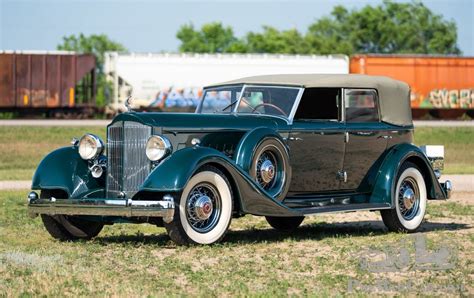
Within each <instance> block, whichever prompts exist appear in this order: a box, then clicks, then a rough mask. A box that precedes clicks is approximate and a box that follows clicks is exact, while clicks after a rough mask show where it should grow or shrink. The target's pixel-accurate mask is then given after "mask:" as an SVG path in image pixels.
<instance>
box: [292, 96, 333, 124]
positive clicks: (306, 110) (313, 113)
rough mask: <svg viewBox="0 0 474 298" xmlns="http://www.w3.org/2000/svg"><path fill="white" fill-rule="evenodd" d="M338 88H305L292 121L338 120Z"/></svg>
mask: <svg viewBox="0 0 474 298" xmlns="http://www.w3.org/2000/svg"><path fill="white" fill-rule="evenodd" d="M340 97H341V89H340V88H306V89H305V90H304V92H303V97H301V101H300V104H299V106H298V109H297V110H296V114H295V117H294V120H325V121H330V120H333V121H337V120H338V119H339V117H338V115H339V101H340Z"/></svg>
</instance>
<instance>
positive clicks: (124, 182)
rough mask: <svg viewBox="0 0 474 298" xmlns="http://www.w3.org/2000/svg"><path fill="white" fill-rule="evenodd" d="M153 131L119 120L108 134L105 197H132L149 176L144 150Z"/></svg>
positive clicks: (147, 161)
mask: <svg viewBox="0 0 474 298" xmlns="http://www.w3.org/2000/svg"><path fill="white" fill-rule="evenodd" d="M151 131H152V128H151V127H150V126H147V125H143V124H140V123H137V122H131V121H119V122H116V123H114V124H113V125H111V126H109V129H108V132H107V197H108V198H114V197H117V195H118V193H119V192H121V191H123V192H124V193H125V194H126V195H127V198H131V197H132V196H133V195H134V194H135V193H136V192H137V191H138V187H139V186H140V185H141V184H142V183H143V181H145V178H146V177H147V176H148V174H149V173H150V168H151V164H150V161H149V160H148V158H147V157H146V154H145V147H146V142H147V140H148V138H149V137H150V135H151Z"/></svg>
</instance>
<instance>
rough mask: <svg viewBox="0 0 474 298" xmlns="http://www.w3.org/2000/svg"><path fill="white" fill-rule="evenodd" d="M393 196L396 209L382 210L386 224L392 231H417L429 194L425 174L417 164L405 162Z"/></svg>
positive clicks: (399, 173)
mask: <svg viewBox="0 0 474 298" xmlns="http://www.w3.org/2000/svg"><path fill="white" fill-rule="evenodd" d="M393 196H394V197H393V200H392V202H393V203H394V205H395V206H393V207H394V208H392V209H388V210H381V214H382V219H383V222H384V224H385V225H386V226H387V228H388V229H389V230H390V231H396V232H414V231H416V230H417V229H418V228H419V227H420V225H421V223H422V222H423V218H424V216H425V212H426V200H427V192H426V183H425V179H424V178H423V174H421V172H420V170H419V169H418V167H417V166H416V165H415V164H413V163H411V162H405V163H404V164H403V165H402V166H401V168H400V170H399V172H398V177H397V184H396V186H395V191H394V194H393Z"/></svg>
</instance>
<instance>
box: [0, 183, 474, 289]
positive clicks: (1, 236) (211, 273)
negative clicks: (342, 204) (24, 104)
mask: <svg viewBox="0 0 474 298" xmlns="http://www.w3.org/2000/svg"><path fill="white" fill-rule="evenodd" d="M26 193H27V190H25V191H4V192H2V193H1V194H0V276H1V279H0V296H3V295H6V296H21V295H47V296H111V295H112V296H163V295H165V296H170V295H173V296H177V295H180V296H181V295H189V296H191V295H192V296H194V295H198V296H204V295H205V296H208V295H211V296H234V295H251V296H286V295H297V296H299V295H304V296H307V295H310V296H327V295H331V296H332V295H339V294H340V295H346V294H350V295H356V296H359V295H367V294H374V293H373V292H372V291H373V289H366V290H362V291H359V292H348V285H349V282H350V281H351V280H358V281H361V282H363V283H364V284H367V285H375V284H377V282H380V281H389V282H391V283H393V284H394V285H398V286H402V285H406V284H407V282H408V281H412V282H414V285H413V289H411V290H409V291H407V292H402V294H403V293H404V294H411V295H423V296H425V295H426V296H430V295H434V294H437V295H443V296H446V295H447V296H459V295H471V296H472V295H473V294H474V289H473V276H474V271H473V269H474V268H473V260H474V258H473V257H474V255H473V251H474V249H473V248H474V247H473V244H474V233H473V231H474V230H473V227H472V224H473V217H474V215H473V212H472V208H473V206H472V200H470V199H466V196H469V197H470V198H471V199H472V194H467V193H465V194H462V197H460V196H457V195H456V194H455V197H454V199H453V200H452V201H451V202H430V204H429V205H430V207H429V215H428V216H427V222H426V223H424V225H423V229H422V233H423V235H425V236H426V238H427V240H428V247H429V248H430V249H438V248H439V247H440V246H442V245H444V244H449V245H450V247H453V248H454V249H455V251H456V252H457V256H458V257H457V259H456V260H455V262H454V265H455V267H454V268H452V269H449V270H441V271H436V270H416V269H413V268H408V269H404V270H403V271H402V272H388V273H374V272H369V271H367V270H365V269H364V268H363V267H361V264H360V261H361V254H362V253H363V252H364V251H365V250H366V249H369V248H373V249H382V248H386V247H389V246H392V247H396V248H400V241H410V239H411V238H410V237H412V236H409V235H405V234H396V233H387V231H386V230H385V228H384V227H383V225H382V223H381V222H380V216H379V214H378V213H374V212H359V213H344V214H328V215H321V216H315V217H310V218H307V219H306V220H305V222H304V224H303V226H302V227H301V228H300V229H298V230H297V231H296V232H293V233H279V232H276V231H274V230H272V229H270V228H269V226H268V225H267V224H266V223H265V220H264V219H263V218H260V217H253V216H246V217H244V218H241V219H236V220H234V221H233V223H232V226H231V231H230V232H229V233H228V235H227V236H226V238H225V241H224V242H223V243H221V244H218V245H213V246H192V247H176V246H175V245H174V244H173V243H172V242H171V241H170V240H169V238H168V237H167V236H166V234H165V231H164V229H162V228H157V227H154V226H151V225H127V224H122V225H120V224H117V225H113V226H107V227H105V228H104V231H103V232H102V233H101V234H100V235H99V237H97V238H95V239H94V240H92V241H90V242H82V241H81V242H66V243H62V242H58V241H55V240H53V239H52V238H51V237H50V236H49V235H48V234H47V232H46V231H45V230H44V228H43V227H42V224H41V221H40V220H39V219H38V218H36V219H30V218H28V217H27V215H26V208H25V199H24V197H25V196H26ZM427 284H432V285H436V286H437V287H438V288H436V292H435V293H433V292H430V291H429V290H426V289H425V288H424V287H426V285H427ZM448 286H452V287H448ZM460 287H461V290H459V289H460ZM384 293H385V294H389V295H391V294H395V292H393V291H392V292H390V291H388V292H384Z"/></svg>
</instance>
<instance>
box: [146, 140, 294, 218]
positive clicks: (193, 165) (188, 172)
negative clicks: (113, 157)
mask: <svg viewBox="0 0 474 298" xmlns="http://www.w3.org/2000/svg"><path fill="white" fill-rule="evenodd" d="M207 164H209V165H214V166H217V167H219V168H221V169H225V172H227V173H228V174H229V176H230V177H228V178H229V179H231V180H232V181H233V182H234V185H235V188H234V189H233V191H234V199H237V200H238V201H239V203H240V204H239V205H240V211H241V212H242V213H250V214H254V215H268V216H301V215H302V214H301V213H300V212H298V211H294V210H292V209H290V208H288V207H286V206H284V205H283V204H281V203H280V202H278V201H276V200H274V199H273V198H272V197H271V196H269V195H268V194H267V193H266V192H265V191H264V190H263V189H261V188H260V186H258V185H257V184H256V183H255V182H254V181H253V180H252V178H251V177H250V176H249V175H248V174H247V173H246V172H245V171H244V170H242V168H240V167H239V166H238V165H236V164H235V161H233V160H232V159H230V158H228V157H227V156H225V155H224V154H222V153H221V152H220V151H217V150H215V149H212V148H208V147H189V148H185V149H181V150H179V151H176V152H175V153H173V154H172V155H171V156H170V157H168V158H167V159H165V160H163V161H162V162H161V163H160V164H159V165H158V166H157V167H156V168H155V169H154V170H153V171H152V172H151V173H150V175H149V176H148V178H147V179H146V180H145V182H144V183H143V184H142V186H141V187H140V190H139V192H142V191H150V192H181V191H182V190H183V189H184V187H185V186H186V184H187V182H188V181H189V179H191V177H192V176H193V174H194V173H195V172H196V171H197V170H198V169H199V168H200V167H202V166H204V165H207Z"/></svg>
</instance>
